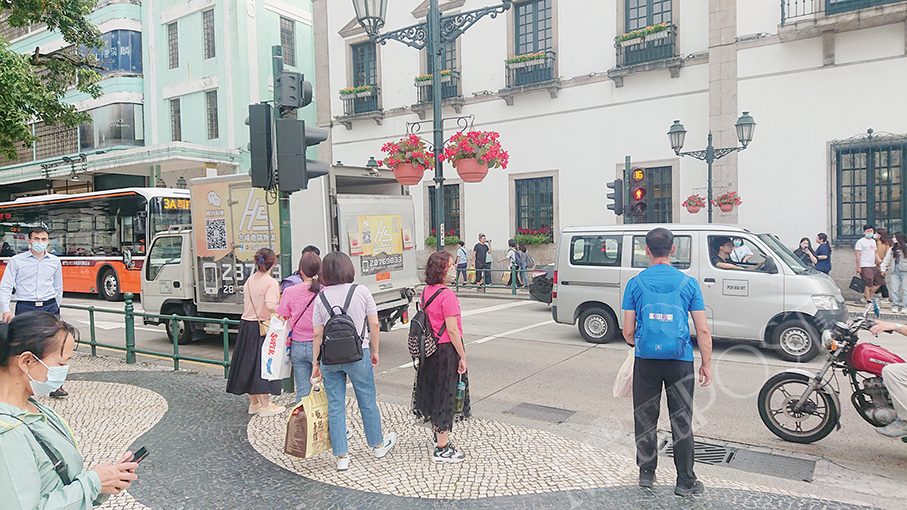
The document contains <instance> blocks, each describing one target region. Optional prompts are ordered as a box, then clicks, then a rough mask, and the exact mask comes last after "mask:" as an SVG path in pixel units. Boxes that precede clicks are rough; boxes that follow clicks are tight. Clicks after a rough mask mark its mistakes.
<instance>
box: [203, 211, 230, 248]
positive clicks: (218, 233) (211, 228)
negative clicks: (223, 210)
mask: <svg viewBox="0 0 907 510" xmlns="http://www.w3.org/2000/svg"><path fill="white" fill-rule="evenodd" d="M205 237H206V238H207V239H208V249H209V250H226V249H227V220H226V219H225V218H219V219H212V220H205Z"/></svg>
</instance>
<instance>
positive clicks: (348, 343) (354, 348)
mask: <svg viewBox="0 0 907 510" xmlns="http://www.w3.org/2000/svg"><path fill="white" fill-rule="evenodd" d="M355 292H356V284H355V283H354V284H353V285H351V286H350V290H349V292H348V293H347V294H346V302H345V303H343V307H342V308H340V313H335V312H334V308H339V307H337V306H336V305H335V306H331V304H330V303H328V299H327V298H326V297H324V292H322V293H321V294H319V295H320V296H321V301H322V303H324V307H325V308H327V310H328V312H330V314H331V316H330V317H328V320H327V322H325V323H324V337H323V339H322V341H321V353H320V355H319V356H318V360H319V361H320V362H321V363H322V364H323V365H341V364H343V363H355V362H357V361H359V360H361V359H362V335H364V334H365V326H366V324H367V321H368V317H366V318H365V321H363V323H362V330H361V333H360V332H359V331H358V330H357V329H356V325H355V324H353V319H352V318H351V317H350V316H349V315H347V313H346V311H347V310H348V309H349V307H350V301H352V299H353V294H354V293H355Z"/></svg>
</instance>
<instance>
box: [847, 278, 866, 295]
mask: <svg viewBox="0 0 907 510" xmlns="http://www.w3.org/2000/svg"><path fill="white" fill-rule="evenodd" d="M865 288H866V282H864V281H863V279H862V278H860V277H859V276H854V277H853V278H851V279H850V290H853V291H856V292H859V293H860V294H862V293H863V290H864V289H865Z"/></svg>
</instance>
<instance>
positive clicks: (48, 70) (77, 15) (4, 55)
mask: <svg viewBox="0 0 907 510" xmlns="http://www.w3.org/2000/svg"><path fill="white" fill-rule="evenodd" d="M96 4H97V0H0V14H2V15H5V16H7V18H6V20H5V23H7V24H9V25H11V26H15V27H24V26H28V25H35V24H39V23H44V24H46V25H47V28H48V30H53V31H56V32H58V33H59V34H60V35H61V36H62V37H63V39H64V40H65V41H66V42H67V43H68V45H67V47H64V48H62V49H59V50H55V51H52V52H49V53H41V52H40V51H39V49H38V48H36V49H35V52H34V53H29V54H18V53H16V52H14V51H12V50H10V49H9V43H8V42H7V41H5V40H0V154H3V155H4V156H6V157H8V158H10V159H15V158H16V144H21V145H24V146H29V145H31V144H32V143H33V142H34V141H35V140H36V137H34V136H33V135H32V132H31V126H30V123H31V122H32V121H33V120H35V121H40V122H44V123H45V124H56V123H57V122H62V123H63V124H64V125H66V126H70V127H72V126H77V125H79V124H80V123H82V122H86V121H88V120H89V117H88V115H87V114H86V113H84V112H79V111H78V110H76V108H75V107H74V106H73V105H70V104H66V103H64V102H63V96H64V95H65V94H66V92H67V91H68V90H70V88H72V87H73V86H75V88H76V89H77V90H79V91H80V92H83V93H85V94H89V95H91V96H92V97H99V96H100V95H101V87H100V86H99V85H98V83H97V82H98V80H99V79H100V75H99V74H98V73H97V72H96V69H100V68H101V66H100V65H99V64H98V63H97V62H96V61H95V60H94V58H93V57H92V56H91V55H90V54H89V55H81V54H80V53H81V52H82V51H87V49H92V48H100V46H101V38H100V32H99V31H98V29H97V28H95V26H94V25H92V24H91V23H90V22H89V21H88V20H87V19H86V16H87V15H88V14H90V13H91V12H92V10H93V9H94V7H95V5H96ZM74 48H82V50H80V51H73V49H74Z"/></svg>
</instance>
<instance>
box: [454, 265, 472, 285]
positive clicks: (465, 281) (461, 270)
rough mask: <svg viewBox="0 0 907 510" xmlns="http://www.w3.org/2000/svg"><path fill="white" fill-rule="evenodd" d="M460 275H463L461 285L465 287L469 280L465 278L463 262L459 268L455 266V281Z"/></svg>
mask: <svg viewBox="0 0 907 510" xmlns="http://www.w3.org/2000/svg"><path fill="white" fill-rule="evenodd" d="M460 275H463V285H466V284H467V283H469V279H468V278H466V263H465V262H464V263H463V264H460V265H459V266H457V278H456V280H459V279H460ZM456 280H454V281H456Z"/></svg>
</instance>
